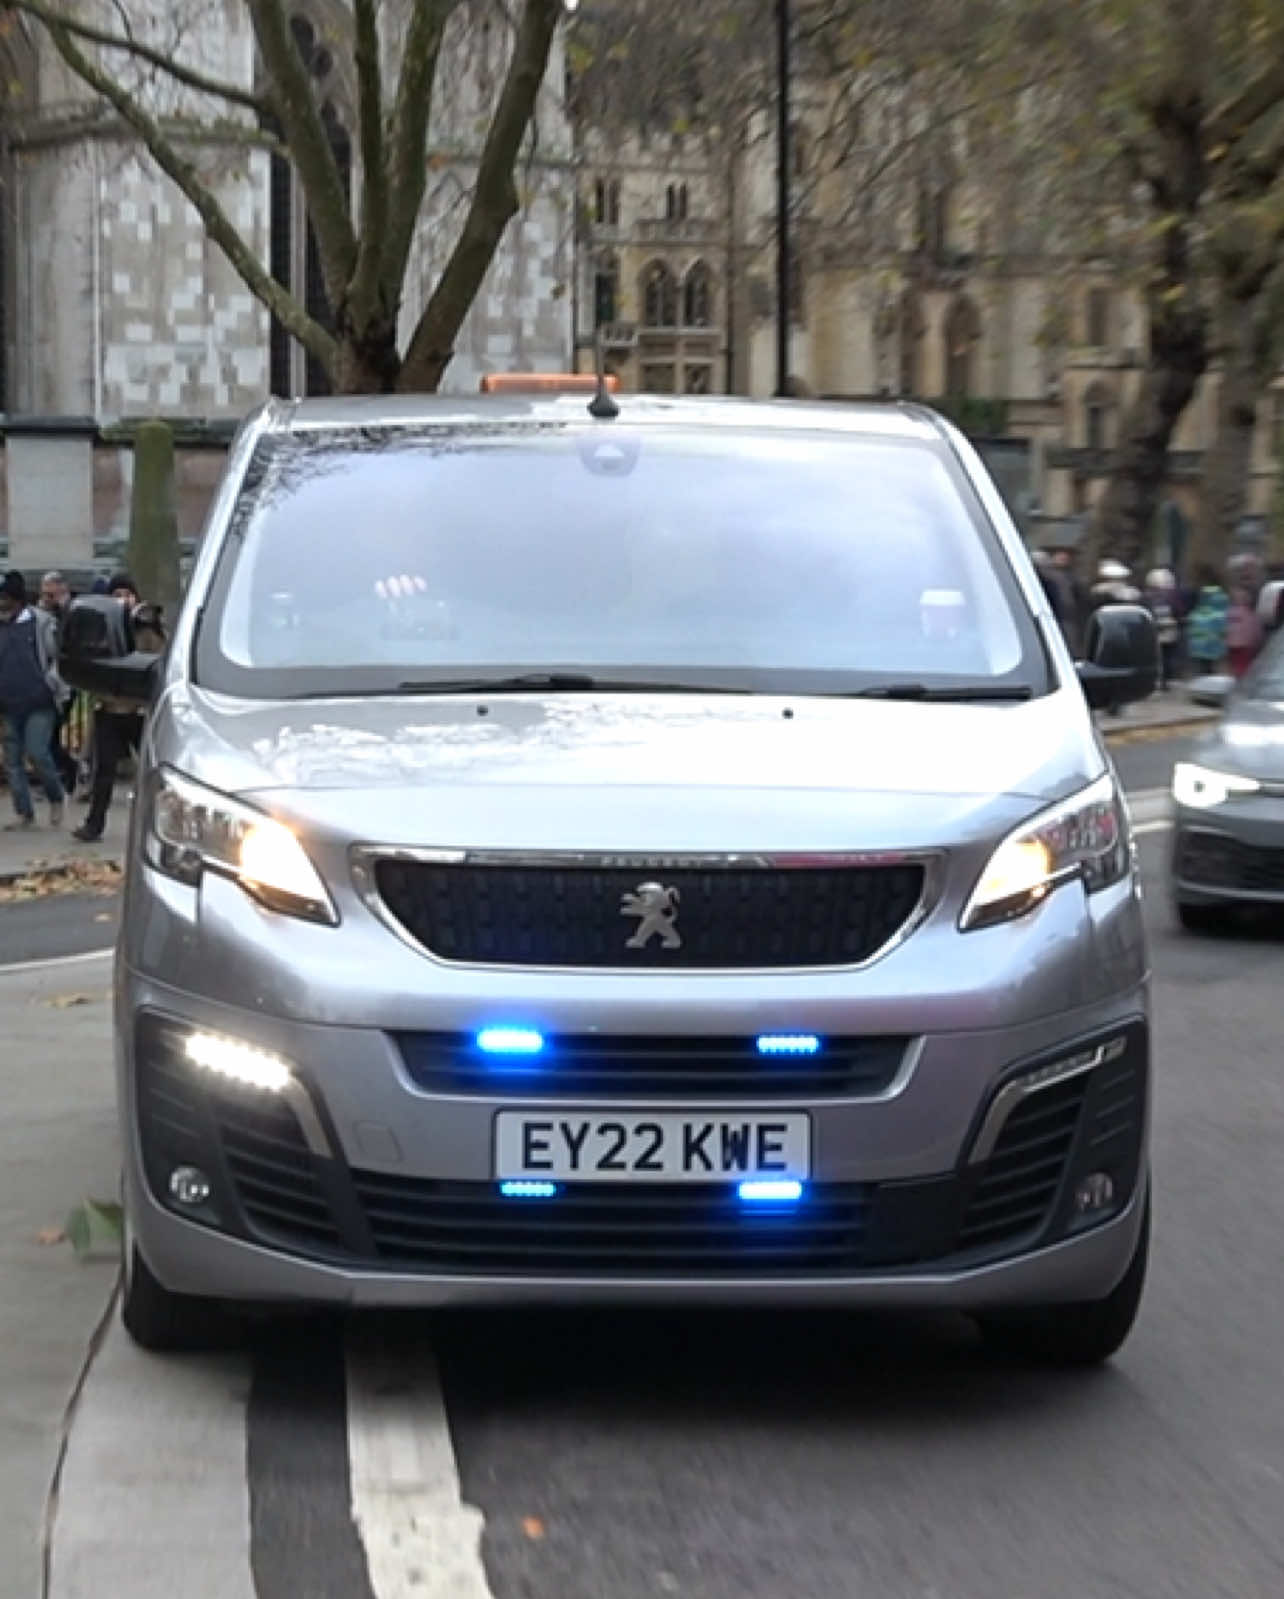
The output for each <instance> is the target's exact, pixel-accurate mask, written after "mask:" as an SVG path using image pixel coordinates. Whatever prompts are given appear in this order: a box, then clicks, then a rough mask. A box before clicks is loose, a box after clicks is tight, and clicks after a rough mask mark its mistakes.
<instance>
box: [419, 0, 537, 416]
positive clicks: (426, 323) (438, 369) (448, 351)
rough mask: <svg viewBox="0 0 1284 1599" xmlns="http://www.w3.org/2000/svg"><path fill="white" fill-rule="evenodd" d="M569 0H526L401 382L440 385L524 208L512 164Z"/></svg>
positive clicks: (519, 148) (516, 155)
mask: <svg viewBox="0 0 1284 1599" xmlns="http://www.w3.org/2000/svg"><path fill="white" fill-rule="evenodd" d="M561 14H562V0H525V4H524V5H523V7H522V14H521V19H520V21H519V23H518V26H517V37H516V39H515V40H514V42H513V53H512V56H511V57H510V59H509V63H508V71H507V73H506V75H505V78H504V86H503V88H502V89H501V90H500V94H499V99H498V101H497V103H496V106H495V112H494V115H493V116H492V118H491V124H490V128H489V129H488V130H487V134H486V142H485V144H484V145H483V146H482V153H481V159H480V161H479V162H478V166H477V177H476V181H475V183H474V185H473V196H472V203H471V204H470V205H469V207H468V216H467V219H466V221H465V222H464V226H463V229H462V230H461V232H460V235H459V238H458V239H457V240H456V242H455V247H454V249H453V250H452V251H451V254H450V259H449V260H448V261H447V262H446V267H445V270H444V271H443V272H442V275H441V277H440V279H439V280H438V282H437V286H436V288H435V289H434V290H433V293H432V296H431V298H430V299H429V301H428V304H427V306H426V307H425V308H424V312H423V315H422V316H421V317H420V319H419V324H418V326H417V327H416V328H415V331H414V334H413V336H412V337H411V340H410V348H409V349H408V350H407V352H406V358H405V362H404V364H403V366H402V369H401V377H400V380H399V383H398V386H399V387H400V388H402V389H410V390H414V389H420V388H427V389H435V388H436V387H437V383H438V382H439V381H440V377H441V373H442V372H443V371H444V370H445V367H446V365H447V364H448V362H449V361H450V358H451V355H452V354H453V353H454V344H455V338H456V336H457V334H458V332H459V328H460V325H461V323H462V322H463V320H464V317H465V316H466V315H467V313H468V308H469V307H470V306H471V305H472V303H473V300H474V299H475V297H476V295H477V290H478V289H479V288H480V286H481V282H482V279H483V278H484V277H485V275H486V270H487V268H488V267H489V266H490V264H491V262H492V261H493V260H494V257H495V251H496V249H497V248H498V246H499V241H500V239H501V238H502V237H503V235H504V229H505V228H506V227H507V226H508V224H509V222H510V221H511V220H512V218H513V216H514V215H515V214H516V212H517V209H518V197H517V188H516V185H515V184H514V181H513V169H514V166H515V164H516V161H517V157H518V154H519V153H520V150H521V144H522V139H523V137H524V135H525V133H526V130H527V128H528V126H529V125H530V121H531V118H532V117H533V115H534V112H535V104H536V99H537V96H538V94H539V89H540V85H541V84H542V83H543V81H544V74H545V73H546V71H547V70H548V57H549V52H550V50H551V49H552V45H553V36H554V34H555V33H556V31H557V24H558V21H559V20H560V18H561Z"/></svg>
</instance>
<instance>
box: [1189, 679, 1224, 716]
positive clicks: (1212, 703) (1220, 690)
mask: <svg viewBox="0 0 1284 1599" xmlns="http://www.w3.org/2000/svg"><path fill="white" fill-rule="evenodd" d="M1234 688H1235V679H1234V678H1233V677H1224V676H1222V675H1220V674H1217V675H1214V676H1212V677H1197V678H1195V679H1194V680H1193V681H1192V682H1191V683H1190V684H1189V685H1188V687H1187V689H1186V692H1187V694H1188V695H1189V696H1190V699H1191V703H1192V704H1194V705H1207V706H1208V707H1209V708H1210V709H1211V710H1214V711H1220V710H1221V709H1223V707H1224V706H1225V704H1226V701H1227V700H1228V699H1230V697H1231V694H1232V693H1233V691H1234Z"/></svg>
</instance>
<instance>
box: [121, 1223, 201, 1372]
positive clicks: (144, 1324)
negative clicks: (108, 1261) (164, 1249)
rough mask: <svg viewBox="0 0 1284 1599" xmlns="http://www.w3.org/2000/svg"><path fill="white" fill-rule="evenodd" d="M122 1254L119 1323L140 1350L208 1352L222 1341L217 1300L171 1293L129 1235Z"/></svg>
mask: <svg viewBox="0 0 1284 1599" xmlns="http://www.w3.org/2000/svg"><path fill="white" fill-rule="evenodd" d="M124 1252H125V1259H124V1264H123V1271H122V1277H123V1281H122V1283H121V1300H120V1319H121V1321H122V1322H124V1324H125V1331H126V1332H127V1333H128V1334H129V1336H130V1337H131V1338H132V1339H133V1340H134V1342H135V1343H136V1344H138V1345H139V1347H140V1348H142V1349H149V1350H152V1351H154V1352H157V1353H160V1352H162V1351H167V1350H168V1351H173V1352H178V1351H182V1350H193V1349H209V1348H211V1347H212V1346H214V1345H216V1344H217V1343H219V1342H220V1341H221V1340H220V1335H221V1334H222V1335H224V1336H225V1330H226V1325H227V1319H226V1313H225V1312H224V1310H223V1307H222V1305H220V1303H219V1302H218V1301H217V1300H212V1299H198V1298H195V1297H194V1296H192V1295H189V1294H175V1293H171V1292H170V1290H169V1289H168V1288H166V1287H165V1285H164V1284H163V1283H161V1282H159V1281H158V1280H157V1278H156V1277H155V1276H154V1275H153V1274H152V1271H151V1269H150V1268H149V1266H148V1264H147V1262H146V1261H145V1260H144V1259H143V1257H142V1255H141V1254H140V1253H139V1251H138V1245H137V1244H136V1243H135V1242H134V1241H133V1239H132V1238H130V1236H129V1234H128V1232H127V1233H126V1235H125V1241H124Z"/></svg>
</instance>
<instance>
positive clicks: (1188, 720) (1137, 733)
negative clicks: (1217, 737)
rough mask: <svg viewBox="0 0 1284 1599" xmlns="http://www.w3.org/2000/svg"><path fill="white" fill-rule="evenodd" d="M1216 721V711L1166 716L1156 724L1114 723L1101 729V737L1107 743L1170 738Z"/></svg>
mask: <svg viewBox="0 0 1284 1599" xmlns="http://www.w3.org/2000/svg"><path fill="white" fill-rule="evenodd" d="M1216 720H1217V713H1216V711H1205V712H1203V713H1202V714H1200V713H1196V714H1194V715H1190V714H1187V715H1184V716H1178V715H1174V716H1168V717H1165V718H1164V719H1163V720H1162V721H1158V722H1133V723H1127V722H1114V723H1112V724H1111V725H1110V726H1109V727H1102V728H1101V736H1102V737H1103V738H1104V739H1105V740H1106V742H1107V743H1114V742H1121V741H1126V740H1128V739H1134V738H1151V737H1156V738H1159V737H1170V736H1171V735H1172V734H1174V733H1184V732H1187V731H1188V730H1189V729H1190V728H1194V727H1207V725H1208V724H1209V723H1210V722H1215V721H1216ZM1098 725H1100V724H1098Z"/></svg>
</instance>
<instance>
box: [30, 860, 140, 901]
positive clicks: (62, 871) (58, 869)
mask: <svg viewBox="0 0 1284 1599" xmlns="http://www.w3.org/2000/svg"><path fill="white" fill-rule="evenodd" d="M120 881H121V869H120V863H119V862H118V861H105V860H96V859H88V860H86V859H81V858H78V857H75V856H72V857H70V858H69V859H67V860H62V861H45V860H39V861H30V862H28V864H27V866H26V867H25V869H24V870H23V874H22V876H21V877H17V878H13V879H12V880H11V881H10V882H7V883H0V905H7V904H13V903H15V902H20V901H22V900H29V899H42V898H44V896H45V895H47V894H115V893H117V892H118V890H119V889H120Z"/></svg>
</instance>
